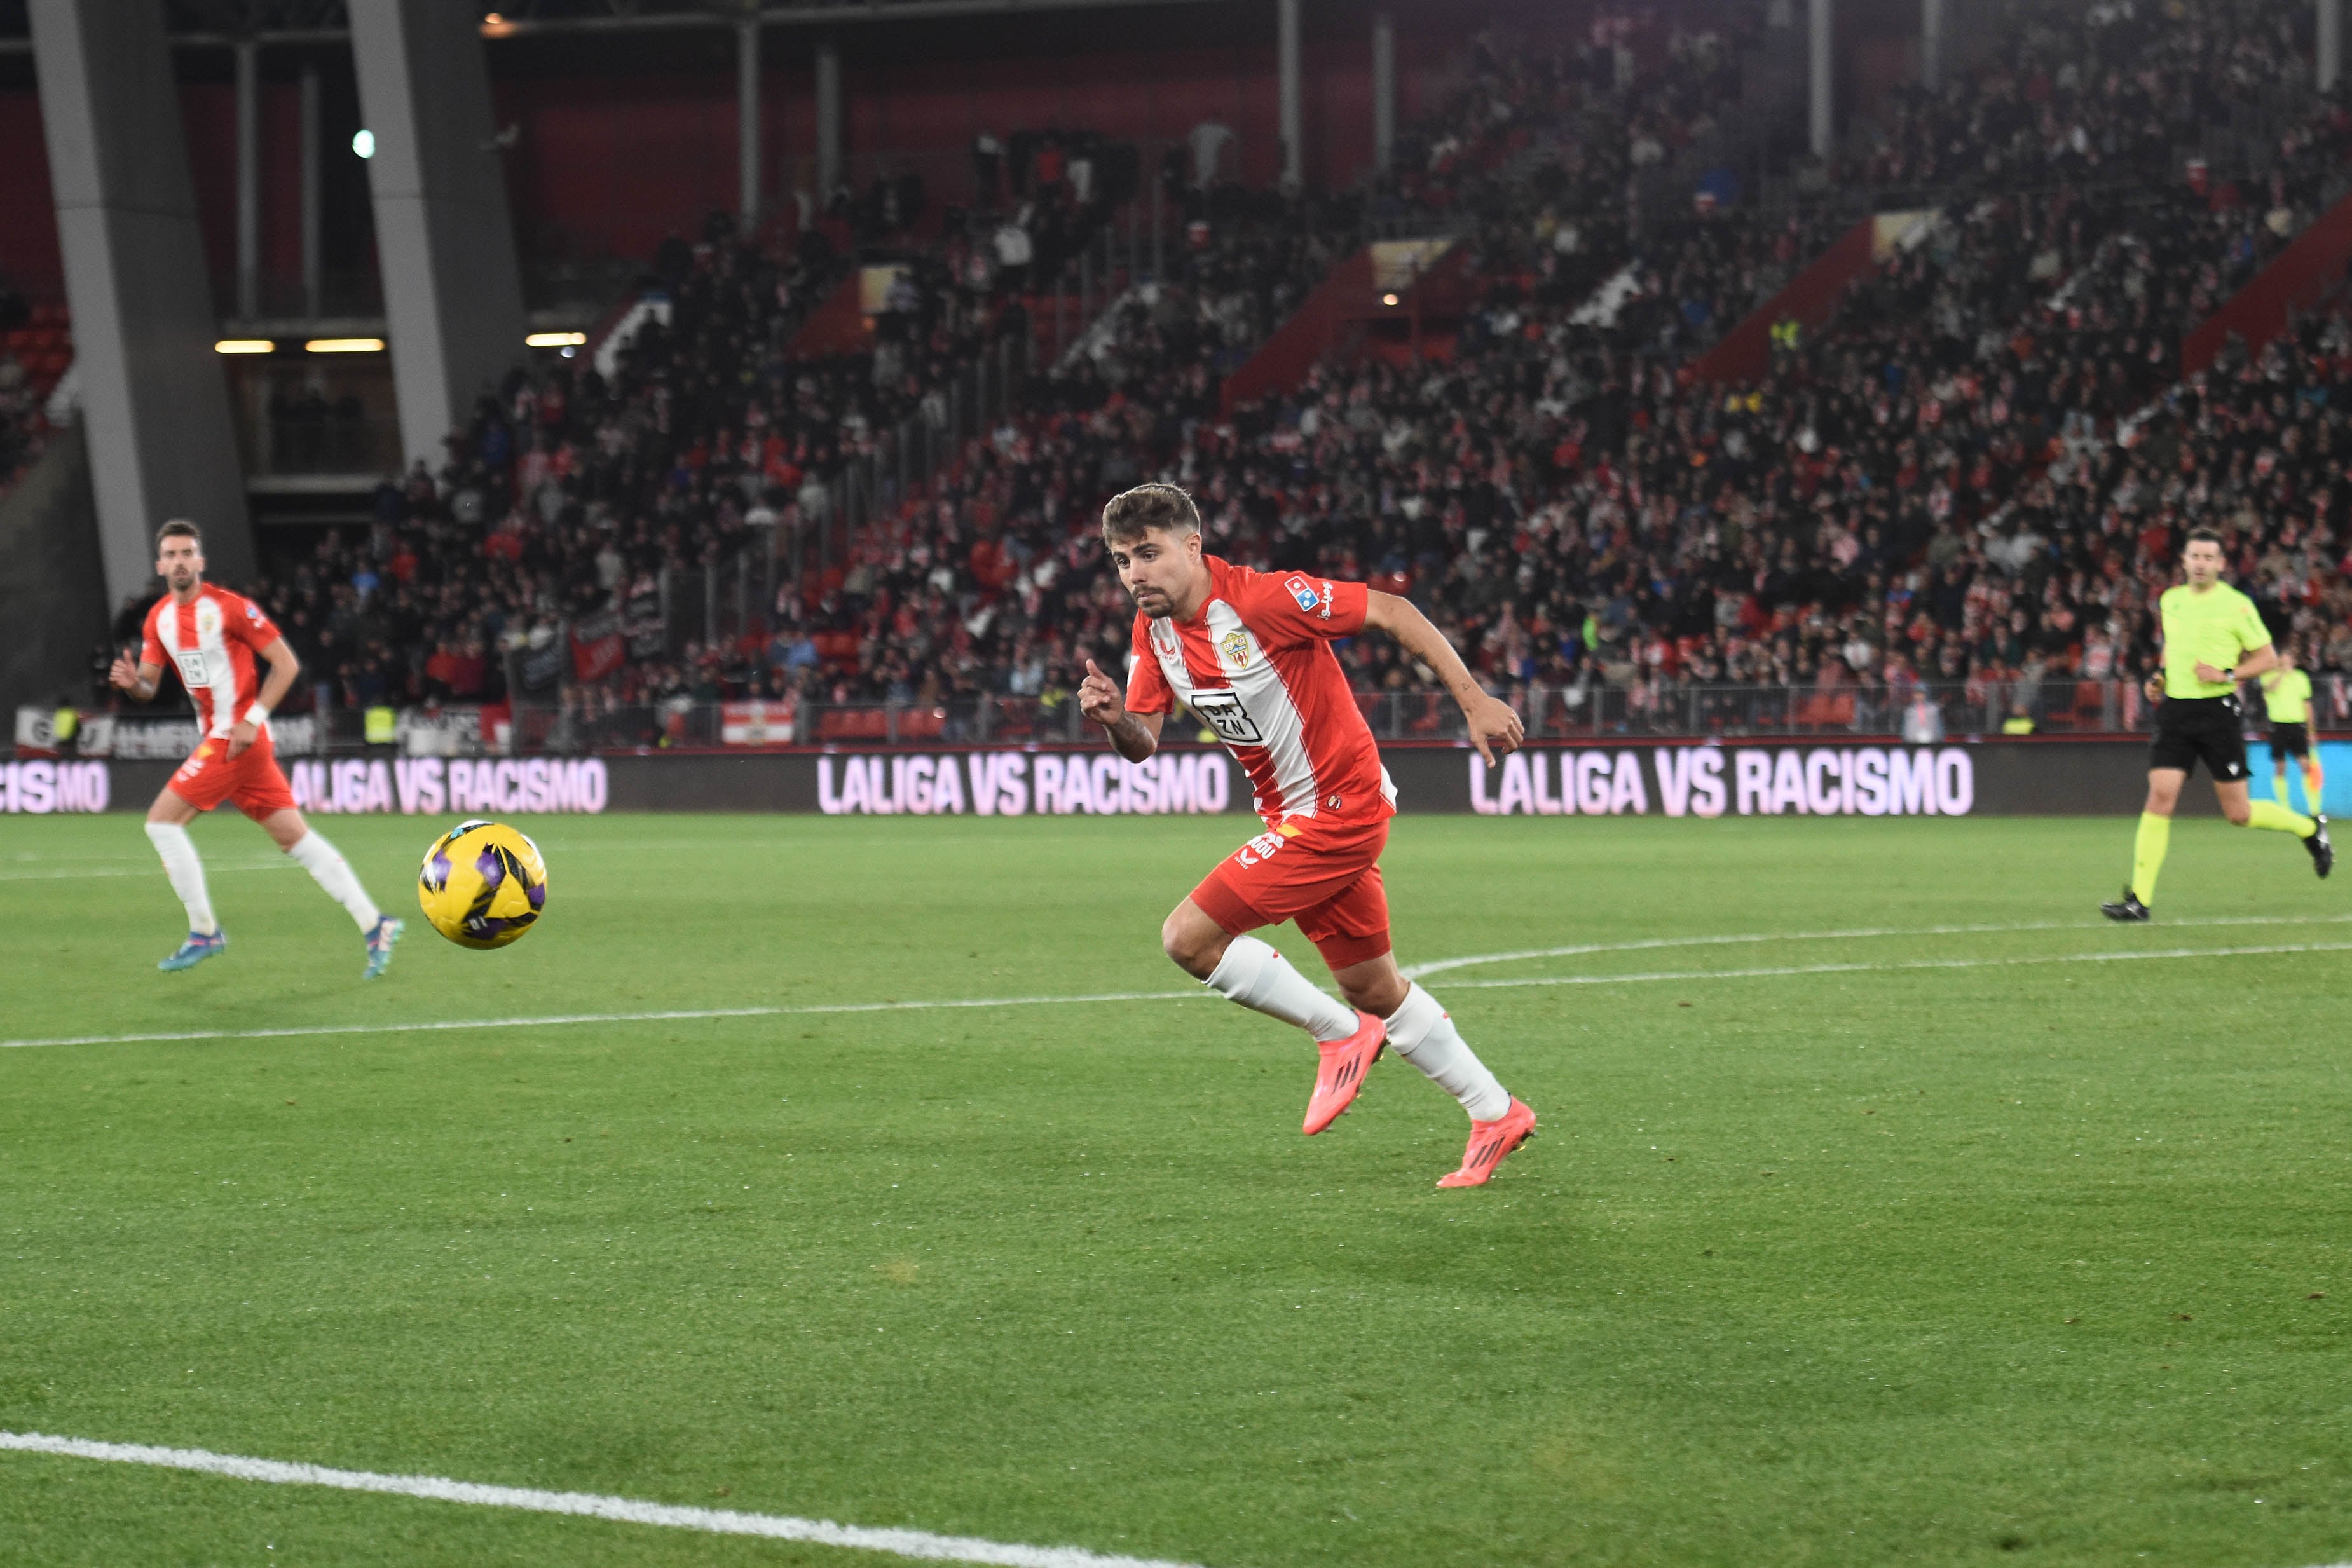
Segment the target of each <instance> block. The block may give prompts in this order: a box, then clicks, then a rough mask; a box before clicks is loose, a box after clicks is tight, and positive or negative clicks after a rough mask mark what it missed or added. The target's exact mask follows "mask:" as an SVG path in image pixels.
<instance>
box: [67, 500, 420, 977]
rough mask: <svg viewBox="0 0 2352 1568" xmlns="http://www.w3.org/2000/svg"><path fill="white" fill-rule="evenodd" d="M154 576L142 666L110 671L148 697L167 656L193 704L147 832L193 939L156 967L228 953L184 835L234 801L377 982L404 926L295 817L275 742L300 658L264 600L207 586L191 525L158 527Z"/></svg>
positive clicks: (120, 663)
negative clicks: (295, 867)
mask: <svg viewBox="0 0 2352 1568" xmlns="http://www.w3.org/2000/svg"><path fill="white" fill-rule="evenodd" d="M155 570H156V573H157V575H159V576H161V577H162V578H163V580H164V582H165V583H167V584H168V585H170V588H171V592H169V593H167V594H165V595H164V596H163V598H162V599H160V600H157V601H155V605H154V608H152V610H150V611H148V612H147V630H146V635H145V638H144V640H143V642H142V644H141V647H140V652H139V663H138V664H135V665H134V664H132V663H131V661H130V660H129V659H128V658H118V659H116V660H115V661H114V666H113V668H112V669H111V670H110V671H109V672H108V678H109V679H110V680H111V681H112V682H113V683H114V684H115V685H118V686H120V687H121V688H122V689H123V690H124V691H126V692H129V693H130V694H131V695H132V696H134V697H137V698H138V699H139V700H140V701H141V702H149V701H152V699H153V698H154V695H155V686H156V682H157V681H158V680H159V679H160V678H161V676H162V675H163V661H164V659H165V658H166V657H168V658H170V659H171V660H172V662H173V664H175V665H176V666H177V667H178V669H179V672H180V681H181V684H182V685H184V686H186V687H187V688H188V695H190V696H192V697H194V699H195V703H196V721H197V727H198V729H199V731H200V736H199V738H198V739H197V741H196V749H195V750H194V752H193V753H192V754H190V756H189V758H188V759H187V761H185V762H184V763H182V764H181V765H180V768H179V770H178V771H177V772H175V773H173V775H172V777H171V779H170V781H169V782H167V783H166V784H165V785H164V786H163V790H162V792H161V793H159V794H158V795H157V796H156V797H155V804H154V805H153V806H152V807H150V808H149V809H148V811H147V837H148V838H149V839H150V840H151V841H153V843H154V845H155V852H156V853H157V854H159V855H161V856H163V874H164V875H166V876H168V877H170V878H171V879H172V891H173V892H174V893H176V894H179V895H180V902H181V903H182V904H185V905H187V909H188V939H187V940H186V941H185V942H183V943H181V944H180V949H179V951H178V952H176V953H174V954H173V955H172V956H170V957H168V958H166V959H164V960H163V962H162V963H160V964H158V965H156V966H155V967H157V968H159V969H191V968H194V967H195V966H197V965H198V964H201V963H203V962H204V961H205V959H206V958H209V957H211V956H213V955H214V954H215V953H217V952H219V951H221V950H222V949H223V948H225V947H226V946H228V936H227V934H226V932H224V931H222V930H221V928H220V922H219V921H217V920H215V919H214V918H213V904H212V896H211V894H209V893H208V892H207V891H206V890H205V862H203V860H201V859H200V858H198V856H197V854H196V845H195V841H194V840H193V839H191V838H189V837H188V824H189V823H190V822H192V821H195V817H196V813H197V812H199V811H209V810H212V809H213V808H214V807H215V806H217V805H219V804H220V803H221V802H222V801H223V800H234V801H235V802H236V807H237V810H241V811H243V812H244V813H245V814H246V815H247V816H248V817H250V818H252V819H253V820H254V821H257V822H259V823H260V824H261V826H262V829H263V831H266V832H268V835H269V836H270V837H271V838H273V839H275V840H277V841H278V848H279V849H281V850H284V851H285V852H287V853H288V854H289V855H290V856H292V857H293V858H294V859H295V860H296V861H298V862H300V864H301V866H302V869H303V870H305V871H307V872H309V873H310V874H311V875H312V876H313V877H315V878H317V879H318V883H319V885H320V887H323V888H325V889H326V890H327V894H328V896H329V897H331V898H332V899H333V900H334V901H335V902H336V903H338V904H341V905H342V906H343V907H344V908H345V909H347V910H349V911H351V915H352V919H353V920H355V921H357V922H359V927H360V934H361V935H362V936H363V937H365V938H366V940H367V971H366V975H365V977H366V978H368V979H373V978H374V977H376V976H378V975H381V974H383V971H384V966H386V965H387V964H389V963H391V962H392V947H393V944H394V943H395V942H397V941H399V940H400V934H401V931H402V929H403V927H402V924H401V922H399V921H397V920H394V919H392V918H391V917H390V916H388V915H385V914H384V913H383V911H382V910H380V909H378V908H377V907H376V906H375V901H374V900H373V899H371V898H370V897H368V895H367V890H366V889H365V888H363V887H362V886H361V885H360V879H359V878H358V877H357V876H355V875H353V874H352V868H351V864H350V862H347V861H345V860H344V859H343V857H342V856H341V854H340V853H339V852H337V851H336V849H335V846H334V845H332V844H331V843H329V842H328V841H326V840H325V839H324V838H322V837H320V835H319V834H317V833H315V832H312V831H310V824H309V823H307V822H305V821H303V820H302V813H301V812H300V811H299V810H295V808H294V791H293V790H292V789H289V788H288V787H287V783H286V775H285V774H284V773H282V772H280V771H279V770H278V754H277V751H276V749H275V748H274V747H272V745H271V743H270V737H269V715H270V711H271V710H272V709H274V708H275V707H277V706H278V703H279V702H280V701H281V700H283V699H284V697H285V695H286V694H287V692H288V691H289V690H290V689H292V687H293V685H294V677H295V675H296V674H297V673H298V672H299V671H300V669H301V667H302V662H301V661H300V660H299V659H298V658H296V657H295V654H294V650H293V649H292V648H290V647H289V646H287V643H286V639H285V638H283V637H281V636H279V635H278V628H277V627H276V626H275V625H274V624H272V623H271V622H270V619H269V617H268V616H267V615H265V614H263V613H262V610H261V606H260V605H258V604H256V603H255V602H253V601H251V600H250V599H247V598H245V597H244V596H243V595H241V594H236V593H231V592H230V591H228V590H226V589H225V588H214V587H211V586H210V585H208V584H207V583H206V582H205V549H204V536H203V534H201V533H200V532H198V531H197V528H196V525H195V524H194V523H191V522H184V521H180V520H174V521H172V522H168V523H165V524H164V525H163V528H160V529H158V530H156V534H155ZM257 655H258V656H259V658H260V660H261V662H262V663H263V664H267V665H268V666H269V674H268V675H267V676H260V677H258V678H257V674H256V671H255V668H254V660H255V657H256V656H257Z"/></svg>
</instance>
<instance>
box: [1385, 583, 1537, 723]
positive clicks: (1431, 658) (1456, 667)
mask: <svg viewBox="0 0 2352 1568" xmlns="http://www.w3.org/2000/svg"><path fill="white" fill-rule="evenodd" d="M1364 624H1365V625H1367V626H1377V627H1379V628H1380V629H1381V631H1383V632H1387V633H1388V634H1389V635H1390V636H1391V637H1393V638H1395V639H1396V640H1397V642H1398V643H1400V644H1402V647H1403V648H1404V651H1405V652H1406V653H1411V654H1412V656H1413V657H1414V658H1416V659H1419V660H1420V661H1421V662H1422V663H1423V664H1427V665H1428V666H1429V667H1430V668H1431V669H1433V670H1435V671H1436V672H1437V676H1438V679H1440V680H1442V681H1444V683H1445V689H1446V690H1447V691H1450V692H1452V693H1453V694H1454V701H1455V702H1457V703H1460V704H1461V705H1462V716H1463V717H1464V718H1465V719H1467V720H1469V721H1470V744H1471V745H1473V746H1475V747H1477V748H1478V755H1479V756H1481V757H1483V758H1486V760H1487V761H1488V762H1489V763H1492V762H1493V761H1494V760H1495V758H1497V757H1508V756H1509V755H1510V754H1511V753H1512V752H1514V751H1517V749H1518V748H1519V747H1521V746H1522V745H1524V744H1525V743H1526V741H1527V738H1528V728H1527V726H1526V725H1524V724H1522V723H1520V722H1519V716H1518V715H1517V714H1516V713H1514V712H1512V711H1511V705H1510V704H1508V703H1507V702H1503V701H1501V700H1500V699H1498V698H1496V697H1491V696H1489V695H1486V688H1484V687H1483V686H1481V685H1479V684H1478V682H1477V680H1476V678H1475V676H1473V675H1472V674H1470V666H1469V665H1467V664H1464V663H1463V662H1462V655H1461V654H1459V653H1455V652H1454V644H1453V643H1449V642H1447V641H1446V640H1445V633H1444V632H1440V631H1439V630H1438V629H1437V628H1436V627H1434V626H1433V625H1431V624H1430V622H1429V617H1428V616H1426V615H1423V613H1422V612H1420V611H1418V610H1416V609H1414V608H1413V605H1412V601H1411V600H1407V599H1399V598H1398V597H1397V596H1396V595H1395V594H1393V593H1381V592H1377V591H1375V592H1372V593H1370V594H1368V595H1367V596H1366V602H1365V606H1364Z"/></svg>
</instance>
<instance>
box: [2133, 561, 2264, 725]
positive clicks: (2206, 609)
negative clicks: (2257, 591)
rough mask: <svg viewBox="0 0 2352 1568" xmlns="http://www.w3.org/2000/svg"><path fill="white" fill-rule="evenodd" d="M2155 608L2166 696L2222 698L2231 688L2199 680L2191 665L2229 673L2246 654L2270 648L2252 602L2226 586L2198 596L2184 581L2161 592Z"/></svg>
mask: <svg viewBox="0 0 2352 1568" xmlns="http://www.w3.org/2000/svg"><path fill="white" fill-rule="evenodd" d="M2158 608H2159V610H2160V612H2162V614H2163V617H2164V695H2166V696H2168V697H2226V696H2228V695H2230V694H2231V692H2232V691H2234V690H2236V689H2237V688H2236V687H2235V686H2233V685H2231V683H2229V682H2228V681H2200V680H2199V679H2198V678H2197V666H2198V665H2199V664H2210V665H2212V666H2213V667H2214V668H2215V669H2217V670H2230V669H2235V668H2236V667H2237V664H2238V661H2239V660H2240V659H2242V658H2243V657H2244V656H2245V655H2246V654H2248V653H2252V652H2253V651H2254V650H2255V649H2257V648H2267V647H2269V646H2270V645H2271V633H2270V628H2269V627H2267V626H2265V625H2263V617H2262V612H2260V611H2258V610H2256V609H2255V608H2254V601H2252V600H2251V599H2249V598H2247V597H2246V596H2245V595H2244V594H2242V593H2241V592H2239V591H2237V590H2236V589H2234V588H2232V587H2231V586H2230V585H2229V584H2228V583H2226V582H2217V583H2215V584H2214V585H2213V586H2212V587H2210V588H2209V589H2206V590H2205V591H2203V592H2201V593H2200V592H2199V591H2197V590H2196V589H2193V588H2191V587H2189V585H2188V584H2187V583H2185V582H2184V583H2182V584H2181V585H2180V586H2179V587H2178V588H2168V589H2166V590H2165V591H2164V597H2163V598H2162V599H2161V600H2159V601H2158Z"/></svg>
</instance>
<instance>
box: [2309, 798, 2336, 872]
mask: <svg viewBox="0 0 2352 1568" xmlns="http://www.w3.org/2000/svg"><path fill="white" fill-rule="evenodd" d="M2312 815H2313V817H2314V819H2315V821H2317V822H2318V823H2319V831H2317V832H2315V833H2314V834H2312V835H2311V837H2309V838H2307V839H2305V840H2304V841H2303V847H2304V848H2305V849H2307V850H2309V851H2310V852H2311V864H2312V869H2313V870H2315V871H2316V872H2318V873H2319V874H2320V877H2321V879H2322V880H2323V881H2324V880H2326V876H2327V873H2329V872H2331V871H2334V870H2335V869H2336V846H2335V845H2334V844H2331V843H2329V842H2328V841H2327V819H2326V818H2325V817H2322V816H2320V815H2319V814H2318V813H2317V812H2314V813H2312Z"/></svg>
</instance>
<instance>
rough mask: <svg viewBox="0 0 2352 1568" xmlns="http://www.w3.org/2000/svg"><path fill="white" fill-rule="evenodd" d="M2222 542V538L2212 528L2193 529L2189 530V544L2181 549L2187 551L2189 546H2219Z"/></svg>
mask: <svg viewBox="0 0 2352 1568" xmlns="http://www.w3.org/2000/svg"><path fill="white" fill-rule="evenodd" d="M2220 543H2221V535H2220V534H2218V533H2216V532H2214V531H2213V530H2212V529H2211V528H2191V529H2189V538H2188V541H2187V543H2186V544H2184V545H2183V546H2182V547H2181V548H2182V549H2187V548H2188V546H2189V545H2218V544H2220Z"/></svg>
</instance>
